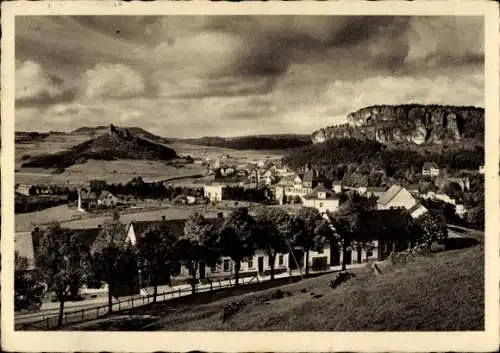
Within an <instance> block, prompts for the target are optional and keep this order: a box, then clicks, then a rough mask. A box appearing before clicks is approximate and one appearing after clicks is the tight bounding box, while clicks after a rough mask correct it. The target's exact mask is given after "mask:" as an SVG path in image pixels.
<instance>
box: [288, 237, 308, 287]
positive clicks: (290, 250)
mask: <svg viewBox="0 0 500 353" xmlns="http://www.w3.org/2000/svg"><path fill="white" fill-rule="evenodd" d="M286 245H287V246H288V251H289V252H290V254H292V257H293V261H294V262H295V265H296V266H297V269H298V270H299V273H300V279H301V280H302V279H304V277H303V276H302V269H301V268H300V266H299V263H298V262H297V258H296V257H295V254H294V253H293V249H292V247H291V246H290V243H289V242H288V240H287V241H286ZM288 266H290V264H289V265H288ZM291 279H292V271H290V280H291Z"/></svg>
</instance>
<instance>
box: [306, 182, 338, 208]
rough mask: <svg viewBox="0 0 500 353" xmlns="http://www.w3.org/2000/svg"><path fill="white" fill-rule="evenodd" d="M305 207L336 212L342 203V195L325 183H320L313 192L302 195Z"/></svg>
mask: <svg viewBox="0 0 500 353" xmlns="http://www.w3.org/2000/svg"><path fill="white" fill-rule="evenodd" d="M302 204H303V205H304V206H305V207H313V208H316V209H317V210H318V211H319V212H320V213H322V214H323V213H325V212H335V211H336V210H337V209H338V207H339V204H340V197H339V195H338V194H336V193H335V192H333V191H332V190H331V189H328V188H326V187H325V186H324V185H318V186H317V187H315V188H314V189H313V191H312V192H311V193H309V194H308V195H305V196H303V197H302Z"/></svg>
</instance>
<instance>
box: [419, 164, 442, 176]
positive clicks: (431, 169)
mask: <svg viewBox="0 0 500 353" xmlns="http://www.w3.org/2000/svg"><path fill="white" fill-rule="evenodd" d="M422 175H428V176H438V175H439V166H438V165H437V164H436V163H434V162H425V163H424V165H423V167H422Z"/></svg>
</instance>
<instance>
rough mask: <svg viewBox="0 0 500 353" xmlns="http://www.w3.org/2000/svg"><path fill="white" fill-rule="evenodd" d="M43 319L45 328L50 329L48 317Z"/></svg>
mask: <svg viewBox="0 0 500 353" xmlns="http://www.w3.org/2000/svg"><path fill="white" fill-rule="evenodd" d="M45 321H46V324H47V330H48V329H50V324H49V318H48V317H47V318H46V319H45Z"/></svg>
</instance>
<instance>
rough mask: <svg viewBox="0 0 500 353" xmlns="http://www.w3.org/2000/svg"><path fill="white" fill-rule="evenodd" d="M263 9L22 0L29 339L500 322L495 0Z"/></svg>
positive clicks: (16, 128)
mask: <svg viewBox="0 0 500 353" xmlns="http://www.w3.org/2000/svg"><path fill="white" fill-rule="evenodd" d="M76 3H78V2H76ZM483 4H484V3H483ZM262 5H263V10H262V12H261V13H258V14H254V13H251V14H245V13H231V12H221V13H220V14H219V13H214V12H213V11H212V10H211V12H210V13H209V14H204V13H203V11H202V12H200V13H193V14H186V13H184V12H183V13H181V14H175V13H172V11H170V12H165V13H157V12H156V13H155V12H152V13H151V14H144V12H139V14H133V13H131V12H130V11H129V12H126V13H125V12H123V13H120V8H119V6H118V7H115V8H113V9H112V11H111V12H112V13H110V14H109V15H108V14H103V13H102V12H99V11H96V13H95V14H89V12H88V11H84V13H83V14H79V13H77V12H75V11H73V12H72V11H71V10H70V11H69V12H70V13H69V14H66V13H65V14H58V13H57V11H56V10H57V7H55V8H54V9H52V10H54V11H55V12H54V13H51V14H36V13H33V12H31V13H30V14H29V15H23V14H21V13H16V14H15V16H14V15H10V16H11V17H12V18H13V19H12V21H13V24H12V25H11V26H10V27H11V28H13V29H14V31H15V33H13V34H12V36H11V38H13V43H12V44H11V49H10V51H9V54H13V57H12V58H10V62H11V63H12V65H11V66H10V67H12V68H13V69H14V72H13V73H11V74H10V76H9V77H10V78H11V79H12V80H13V82H8V84H9V86H6V85H4V81H2V91H3V92H2V93H3V94H5V96H4V97H6V96H8V97H10V98H11V100H12V102H11V106H12V107H13V111H12V114H13V115H11V116H9V117H6V116H5V115H4V113H5V111H2V116H4V118H3V119H2V128H3V129H4V130H7V129H8V128H9V126H11V127H12V131H11V132H10V133H11V134H14V136H13V137H11V139H10V141H6V139H8V135H7V134H6V133H5V131H3V132H2V140H3V142H2V150H3V156H2V158H3V159H2V167H3V169H4V170H3V173H2V176H3V177H4V178H5V175H12V176H13V178H14V180H12V181H11V182H10V184H9V188H10V189H7V188H6V187H5V188H4V185H2V207H4V206H5V203H6V201H5V198H6V197H7V196H9V197H11V198H12V200H10V201H7V204H8V205H10V206H8V207H10V208H11V209H12V210H11V211H13V212H12V213H14V214H13V215H10V216H9V214H7V213H6V212H7V211H5V210H4V209H3V211H2V212H3V213H2V217H3V218H4V221H5V220H6V218H5V217H7V220H10V219H12V222H13V224H12V225H10V228H8V229H10V232H12V233H10V232H9V231H6V228H5V226H4V224H3V225H2V227H3V228H2V233H3V237H2V240H3V241H4V240H5V239H6V238H9V239H10V240H8V241H9V244H11V246H12V248H10V253H9V254H6V253H5V249H6V248H5V246H6V245H5V244H4V245H3V246H4V247H3V248H2V257H10V260H8V261H9V262H4V264H5V263H8V264H10V265H11V267H10V268H8V267H7V268H6V267H5V265H3V266H2V267H3V268H4V271H3V272H5V271H9V272H10V274H9V276H10V277H9V278H10V280H11V281H12V288H9V289H6V287H5V285H2V292H4V291H6V290H9V291H11V294H10V295H9V296H10V298H13V299H11V301H12V302H11V303H9V304H8V306H5V304H4V301H2V306H4V309H5V308H11V309H12V314H9V315H11V316H12V323H11V325H12V326H13V328H12V329H13V334H23V333H24V334H31V333H34V332H39V333H43V334H49V333H50V334H55V333H56V332H57V334H58V335H61V337H63V335H65V334H68V333H70V332H73V333H74V332H78V333H80V334H85V332H90V333H93V332H94V333H95V332H115V333H116V332H117V331H119V332H120V331H121V332H130V331H134V332H135V333H134V334H138V335H140V333H139V332H156V333H158V332H162V333H170V334H171V335H172V334H175V333H179V334H182V333H186V332H200V331H204V332H206V333H209V332H215V333H214V334H216V333H217V332H224V334H228V333H231V332H232V333H235V334H236V333H238V332H240V333H242V332H245V333H247V332H253V333H258V332H267V333H269V332H275V333H276V334H279V333H283V332H288V333H291V332H297V333H299V332H318V333H319V332H331V333H348V332H358V333H362V332H365V333H366V332H399V333H405V332H406V333H410V332H412V333H413V332H421V333H425V332H435V333H443V334H446V333H453V332H455V333H460V332H466V331H467V332H469V333H470V332H472V333H474V332H475V333H484V332H486V331H488V330H487V326H488V324H487V322H490V323H495V324H496V325H497V326H498V321H497V318H493V319H491V321H488V320H489V319H488V315H490V314H491V315H494V316H495V317H497V316H498V297H489V298H488V297H487V295H486V293H487V290H486V289H485V288H487V285H488V283H491V281H490V282H488V281H489V280H488V277H487V276H486V275H485V273H486V272H487V270H486V266H485V263H487V264H488V266H496V269H495V271H496V270H498V249H497V248H495V247H498V246H497V241H498V230H496V229H495V228H491V227H489V226H486V224H487V223H488V222H486V220H487V218H488V217H491V218H493V219H494V220H493V221H492V222H489V223H488V224H492V225H493V227H495V226H496V225H497V223H498V218H499V217H498V214H496V213H494V214H493V215H492V214H491V213H492V212H497V211H498V208H497V207H498V205H496V206H495V205H494V207H492V208H490V207H488V208H487V207H486V204H487V202H488V200H489V201H491V202H493V203H496V204H498V193H497V190H498V189H497V188H498V180H497V178H498V169H497V168H498V155H492V154H493V153H497V154H498V141H499V139H498V131H494V132H493V135H491V132H490V135H489V136H490V137H489V141H490V142H493V143H496V145H497V146H495V147H493V148H490V147H489V146H488V145H487V142H488V137H487V131H488V129H486V127H487V126H490V125H489V124H490V123H491V119H493V120H494V119H497V120H498V115H497V114H498V109H497V111H493V118H492V117H491V116H488V115H489V114H490V113H488V114H487V113H486V112H487V103H486V102H487V89H486V87H487V86H488V85H487V83H488V82H487V81H488V80H490V77H488V75H487V73H488V71H487V70H488V67H489V66H488V65H487V57H486V54H485V53H486V51H487V47H488V45H487V44H486V42H487V38H488V36H487V35H486V34H487V33H488V31H487V23H491V21H490V22H487V12H488V11H492V12H493V13H494V14H495V16H496V17H494V21H493V22H495V21H496V25H497V28H494V30H493V32H494V33H496V34H497V35H498V9H497V7H488V6H485V7H484V8H482V7H481V6H478V8H476V9H475V12H474V11H472V10H474V9H471V13H472V14H471V15H464V13H463V12H461V13H459V14H456V15H454V14H453V13H452V14H450V13H439V12H436V13H431V12H429V13H427V14H416V15H414V14H411V13H407V14H401V15H400V14H394V15H391V14H390V13H389V12H387V14H381V13H374V14H370V13H367V12H366V11H364V12H363V11H358V13H356V12H353V13H352V14H346V13H345V11H343V12H339V14H337V13H336V12H335V11H332V10H330V11H329V12H325V13H321V12H314V13H311V14H308V13H307V11H305V12H304V11H295V12H293V13H284V14H275V13H273V14H272V15H267V14H266V11H265V10H264V9H265V7H264V5H265V3H263V4H262ZM297 5H298V4H297ZM67 6H68V8H67V9H71V7H70V5H67ZM275 6H276V5H275ZM124 7H126V6H124ZM108 8H110V7H108ZM213 8H216V7H214V6H212V7H211V9H213ZM129 10H130V9H129ZM448 10H449V9H448ZM46 11H48V10H46ZM42 13H43V11H42ZM8 15H9V14H8ZM3 29H4V28H3ZM7 29H8V28H7ZM490 32H491V31H490ZM7 38H8V35H7ZM485 38H486V39H485ZM2 39H3V40H5V38H2ZM491 47H494V48H496V49H495V50H494V52H496V53H497V58H496V61H498V43H494V44H493V45H491ZM3 48H4V47H3ZM12 50H14V51H12ZM3 59H4V57H2V65H3V64H4V60H3ZM493 65H494V64H493ZM493 67H494V66H493ZM2 70H4V68H2ZM497 70H498V67H497ZM489 72H490V74H491V72H492V71H489ZM493 73H494V71H493ZM490 76H496V77H493V79H495V80H496V81H495V82H498V73H497V74H494V75H490ZM497 86H498V83H497ZM4 87H5V88H4ZM497 89H498V87H497ZM5 90H7V92H5ZM9 90H10V91H9ZM496 92H497V93H498V91H496ZM4 97H3V98H2V103H4ZM490 101H493V103H495V102H496V104H498V97H496V98H495V97H494V98H493V99H492V100H491V99H490ZM5 102H7V99H6V100H5ZM9 104H10V103H7V107H3V108H5V109H8V106H9ZM2 105H3V106H4V104H2ZM493 108H498V107H497V106H495V105H493ZM8 119H12V122H8V121H7V120H8ZM491 127H493V128H495V127H496V130H498V122H493V123H491ZM490 130H492V128H490ZM491 136H492V137H491ZM12 140H13V146H11V147H5V146H7V143H10V142H12ZM9 151H12V152H13V154H14V155H13V156H10V157H6V156H5V155H6V154H7V153H8V152H9ZM9 158H10V159H9ZM6 160H9V161H11V162H9V163H10V164H7V163H5V164H4V162H5V161H6ZM8 165H11V166H12V167H13V169H14V170H9V169H8V168H9V167H8ZM4 183H5V180H2V184H4ZM492 184H495V188H493V189H488V187H491V185H492ZM12 188H14V190H11V189H12ZM9 190H10V191H9ZM486 190H489V191H488V192H486ZM495 200H496V201H495ZM486 209H487V210H486ZM487 233H491V234H490V236H492V237H494V238H495V240H492V241H491V242H490V240H489V238H491V237H488V240H487V241H485V239H486V234H487ZM485 245H487V246H485ZM490 246H493V248H490ZM488 253H489V254H491V253H493V255H494V256H496V257H495V259H493V260H492V259H487V254H488ZM490 274H491V272H490ZM495 276H497V275H496V274H495ZM497 277H498V276H497ZM497 277H495V278H493V280H494V281H495V283H496V285H495V286H496V287H498V278H497ZM4 278H5V277H4ZM489 287H491V286H489ZM496 290H497V291H498V288H497V289H496ZM3 294H4V293H3ZM491 294H492V295H493V294H495V293H493V292H492V293H491ZM495 295H497V294H495ZM4 299H5V296H4ZM488 301H493V302H494V303H493V304H494V305H491V306H490V308H492V310H493V311H497V312H496V313H488V312H487V310H486V307H487V304H488V303H487V302H488ZM495 303H496V304H495ZM6 310H10V309H6ZM490 311H491V310H490ZM487 314H488V315H487ZM2 320H4V318H3V319H2ZM489 328H490V329H491V325H489ZM493 331H495V332H496V333H495V335H498V327H497V328H496V330H493ZM490 333H491V332H490ZM130 334H132V333H130ZM124 335H129V333H124ZM18 337H21V336H18ZM51 337H54V340H57V339H56V337H58V336H51ZM116 337H121V336H116ZM116 337H115V339H116ZM123 337H131V336H123ZM139 337H140V336H139ZM169 337H174V336H169ZM224 337H231V336H224ZM235 337H236V336H235ZM249 337H252V336H249ZM256 337H257V336H256ZM271 337H278V336H271ZM286 337H288V336H286ZM332 337H335V336H332ZM359 337H363V336H359ZM424 337H425V336H424ZM455 337H457V336H455ZM477 337H483V336H477ZM193 339H194V336H193ZM228 339H229V338H228ZM118 340H119V339H118ZM278 340H279V339H278ZM5 342H6V341H3V342H2V343H3V344H5ZM403 342H405V340H404V339H403ZM184 343H186V342H184ZM193 343H194V344H195V343H196V342H193ZM275 343H276V342H275ZM278 343H279V342H278ZM410 343H411V342H408V340H406V344H407V345H408V344H410ZM428 343H429V344H430V343H432V342H428ZM82 344H83V343H82ZM240 344H243V342H240ZM246 344H248V345H249V346H248V347H252V346H251V344H252V343H251V342H247V343H246ZM282 344H286V342H282ZM415 344H416V343H415ZM497 344H498V342H497ZM103 347H107V346H103ZM273 347H275V346H273ZM328 347H333V348H331V349H335V339H334V338H332V341H331V342H329V343H328ZM407 347H409V346H407ZM165 348H166V347H164V348H163V349H162V350H165ZM103 349H104V348H103ZM198 349H199V348H198ZM77 350H79V349H77ZM106 350H107V348H106ZM167 350H168V349H167ZM251 350H252V349H251V348H250V351H251ZM247 351H248V350H247Z"/></svg>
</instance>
